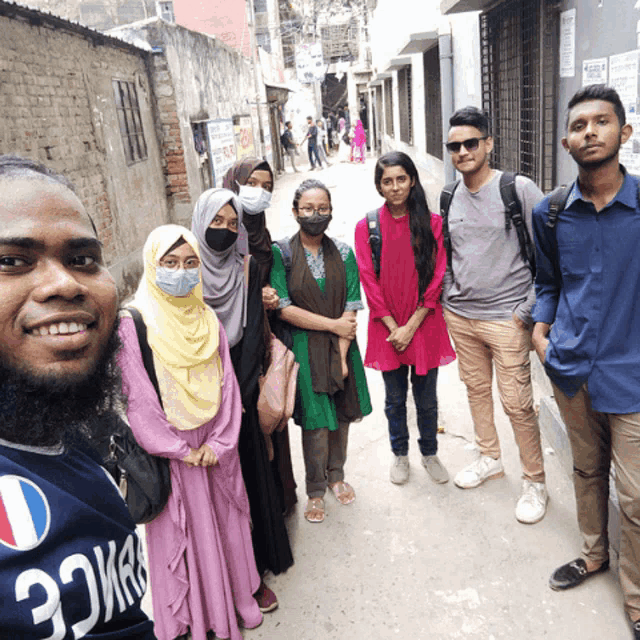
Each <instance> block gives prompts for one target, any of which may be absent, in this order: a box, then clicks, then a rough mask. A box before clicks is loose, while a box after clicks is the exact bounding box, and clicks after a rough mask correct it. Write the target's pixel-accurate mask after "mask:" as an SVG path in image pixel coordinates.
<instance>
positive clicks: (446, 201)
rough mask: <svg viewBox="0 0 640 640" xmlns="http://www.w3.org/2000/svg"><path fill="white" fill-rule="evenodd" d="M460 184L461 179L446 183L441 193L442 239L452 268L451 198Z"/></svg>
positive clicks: (448, 262)
mask: <svg viewBox="0 0 640 640" xmlns="http://www.w3.org/2000/svg"><path fill="white" fill-rule="evenodd" d="M459 184H460V181H459V180H456V181H455V182H450V183H449V184H446V185H445V186H444V188H443V189H442V192H441V193H440V216H441V217H442V239H443V241H444V248H445V250H446V252H447V264H448V265H449V269H452V268H453V267H452V262H451V236H450V235H449V209H450V208H451V200H453V194H454V193H455V190H456V189H457V188H458V185H459Z"/></svg>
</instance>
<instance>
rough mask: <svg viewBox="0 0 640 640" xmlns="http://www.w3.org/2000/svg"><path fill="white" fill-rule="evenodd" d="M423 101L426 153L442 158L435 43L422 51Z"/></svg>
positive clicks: (438, 58)
mask: <svg viewBox="0 0 640 640" xmlns="http://www.w3.org/2000/svg"><path fill="white" fill-rule="evenodd" d="M423 60H424V103H425V110H424V115H425V120H426V123H425V124H426V132H427V153H428V154H429V155H432V156H435V157H436V158H440V160H442V156H443V155H444V154H443V144H442V143H443V140H442V99H441V93H440V54H439V48H438V46H437V45H436V46H435V47H432V48H431V49H429V50H428V51H425V52H424V55H423Z"/></svg>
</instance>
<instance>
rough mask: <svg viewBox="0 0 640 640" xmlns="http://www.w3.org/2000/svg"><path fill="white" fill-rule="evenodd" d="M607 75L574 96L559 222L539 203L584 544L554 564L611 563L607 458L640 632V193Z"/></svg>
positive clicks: (548, 356)
mask: <svg viewBox="0 0 640 640" xmlns="http://www.w3.org/2000/svg"><path fill="white" fill-rule="evenodd" d="M631 133H632V129H631V127H630V125H628V124H626V123H625V112H624V108H623V105H622V103H621V101H620V98H619V96H618V94H617V93H616V92H615V91H614V90H613V89H611V88H609V87H605V86H604V85H591V86H587V87H584V88H583V89H581V90H580V91H578V92H577V93H576V94H575V95H574V96H573V98H572V99H571V100H570V102H569V111H568V116H567V133H566V137H564V138H563V139H562V144H563V146H564V148H565V149H566V150H567V152H568V153H569V154H570V155H571V157H572V158H573V159H574V160H575V161H576V163H577V164H578V179H577V181H576V182H575V183H574V184H573V185H572V187H571V191H570V192H569V197H568V200H567V202H566V205H565V207H564V209H563V210H562V211H561V212H559V213H558V216H557V220H556V224H555V225H551V226H550V225H549V224H548V223H549V222H550V218H549V198H548V197H547V198H545V199H544V200H543V201H542V202H541V203H540V204H539V205H538V206H537V207H536V208H535V209H534V211H533V229H534V237H535V243H536V251H537V274H536V298H537V301H536V305H535V308H534V312H533V318H534V321H535V323H536V324H535V328H534V332H533V343H534V346H535V349H536V351H537V353H538V356H539V357H540V360H541V361H542V363H543V364H544V366H545V369H546V371H547V374H548V375H549V378H550V379H551V382H552V384H553V388H554V395H555V398H556V401H557V403H558V407H559V409H560V413H561V415H562V418H563V420H564V421H565V424H566V425H567V431H568V433H569V439H570V442H571V448H572V451H573V464H574V484H575V493H576V501H577V509H578V525H579V527H580V532H581V534H582V539H583V546H582V552H581V556H580V557H579V558H577V559H576V560H574V561H572V562H569V563H567V564H565V565H563V566H561V567H559V568H558V569H556V571H555V572H554V574H553V575H552V576H551V579H550V586H551V588H552V589H556V590H561V589H569V588H571V587H574V586H577V585H578V584H580V583H582V582H583V581H584V580H586V579H587V578H589V577H591V576H593V575H594V574H597V573H600V572H602V571H605V570H606V569H607V568H608V567H609V555H608V554H609V542H608V536H607V500H608V496H609V467H610V464H611V461H612V460H613V462H614V464H615V467H616V488H617V492H618V497H619V501H620V509H621V518H622V524H621V533H620V563H619V564H620V583H621V585H622V589H623V592H624V599H625V609H626V611H627V613H628V615H629V617H630V619H631V621H632V623H633V625H634V633H635V638H636V640H640V251H639V250H638V248H639V247H640V204H639V201H638V193H639V192H638V178H636V177H633V176H631V175H629V174H628V173H627V172H626V171H625V169H624V167H623V166H622V165H621V164H620V163H619V161H618V155H619V150H620V146H621V145H622V144H624V143H625V142H626V141H627V140H628V139H629V137H630V136H631Z"/></svg>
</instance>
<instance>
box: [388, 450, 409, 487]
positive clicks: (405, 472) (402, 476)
mask: <svg viewBox="0 0 640 640" xmlns="http://www.w3.org/2000/svg"><path fill="white" fill-rule="evenodd" d="M389 475H390V477H391V482H393V484H404V483H405V482H407V480H409V456H394V460H393V464H392V465H391V472H390V474H389Z"/></svg>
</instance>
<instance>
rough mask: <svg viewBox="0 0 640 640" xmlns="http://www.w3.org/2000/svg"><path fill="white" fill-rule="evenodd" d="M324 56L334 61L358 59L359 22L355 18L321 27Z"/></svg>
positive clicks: (325, 59)
mask: <svg viewBox="0 0 640 640" xmlns="http://www.w3.org/2000/svg"><path fill="white" fill-rule="evenodd" d="M320 35H321V38H322V56H323V58H324V61H325V62H328V63H333V62H340V61H341V60H343V61H351V60H356V59H357V57H358V48H359V38H358V24H357V22H356V21H355V20H353V19H352V20H351V21H350V22H347V23H344V24H332V25H328V26H326V27H322V28H321V29H320Z"/></svg>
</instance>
